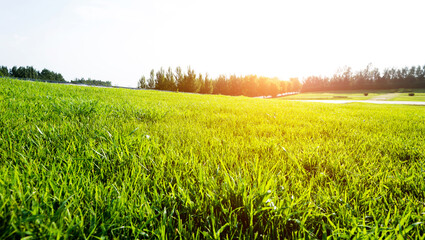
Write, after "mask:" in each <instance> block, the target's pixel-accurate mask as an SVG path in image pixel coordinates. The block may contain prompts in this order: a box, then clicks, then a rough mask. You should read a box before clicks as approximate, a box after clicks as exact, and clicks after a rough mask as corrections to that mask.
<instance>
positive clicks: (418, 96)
mask: <svg viewBox="0 0 425 240" xmlns="http://www.w3.org/2000/svg"><path fill="white" fill-rule="evenodd" d="M414 94H415V95H414V96H409V93H400V94H399V95H398V96H397V97H395V98H393V99H391V100H392V101H418V102H424V101H425V93H414Z"/></svg>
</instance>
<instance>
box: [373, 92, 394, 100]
mask: <svg viewBox="0 0 425 240" xmlns="http://www.w3.org/2000/svg"><path fill="white" fill-rule="evenodd" d="M398 95H400V93H388V94H382V95H379V96H376V97H374V98H371V99H369V100H368V101H388V100H391V99H393V98H395V97H397V96H398Z"/></svg>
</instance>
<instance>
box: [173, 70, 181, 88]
mask: <svg viewBox="0 0 425 240" xmlns="http://www.w3.org/2000/svg"><path fill="white" fill-rule="evenodd" d="M174 79H175V81H176V87H177V91H178V90H180V87H181V86H182V84H183V73H182V68H181V67H176V73H175V74H174Z"/></svg>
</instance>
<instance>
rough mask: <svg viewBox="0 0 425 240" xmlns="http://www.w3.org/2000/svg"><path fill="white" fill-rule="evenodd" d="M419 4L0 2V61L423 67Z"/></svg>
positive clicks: (113, 69)
mask: <svg viewBox="0 0 425 240" xmlns="http://www.w3.org/2000/svg"><path fill="white" fill-rule="evenodd" d="M424 7H425V3H424V2H423V1H419V0H417V1H413V0H404V1H371V0H368V1H314V0H311V1H224V0H223V1H221V0H220V1H199V0H198V1H195V0H193V1H189V0H187V1H172V0H168V1H166V0H162V1H157V0H156V1H131V0H120V1H109V0H105V1H100V0H84V1H83V0H76V1H53V0H39V1H23V0H14V1H1V8H0V65H5V66H7V67H9V68H11V67H12V66H14V65H16V66H34V67H35V68H36V69H37V70H42V69H43V68H47V69H49V70H52V71H55V72H58V73H61V74H62V75H63V76H64V78H65V79H66V80H72V79H74V78H81V77H84V78H88V77H90V78H92V79H98V80H102V81H111V82H112V84H113V85H120V86H133V87H135V86H137V81H138V79H139V78H140V77H141V76H142V75H145V76H148V75H149V71H150V70H151V69H152V68H153V69H155V70H158V69H159V68H160V67H164V68H168V67H169V66H171V67H173V69H174V68H175V67H176V66H181V67H182V68H183V70H186V67H187V66H189V65H190V66H191V67H192V68H193V69H195V71H196V72H200V73H205V72H208V73H209V75H210V76H211V77H216V76H217V75H219V74H236V75H246V74H257V75H264V76H267V77H275V76H276V77H278V78H280V79H282V80H285V79H289V78H290V77H300V78H301V79H302V77H304V76H308V75H311V74H315V75H319V74H323V75H327V74H329V75H330V74H332V73H334V72H335V71H336V69H337V68H338V67H342V66H344V65H348V66H351V67H352V68H353V70H357V69H360V68H364V67H365V66H366V65H367V64H368V63H370V62H371V63H373V64H374V66H376V67H379V68H381V69H383V68H385V67H403V66H412V65H418V64H420V65H424V64H425V61H424V59H425V45H424V43H425V33H424V30H423V29H424V22H425V16H424V14H423V9H424Z"/></svg>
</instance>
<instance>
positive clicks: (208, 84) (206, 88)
mask: <svg viewBox="0 0 425 240" xmlns="http://www.w3.org/2000/svg"><path fill="white" fill-rule="evenodd" d="M199 93H203V94H211V93H213V82H212V80H211V79H209V78H208V73H206V74H205V78H204V80H203V81H202V85H201V88H200V90H199Z"/></svg>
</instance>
